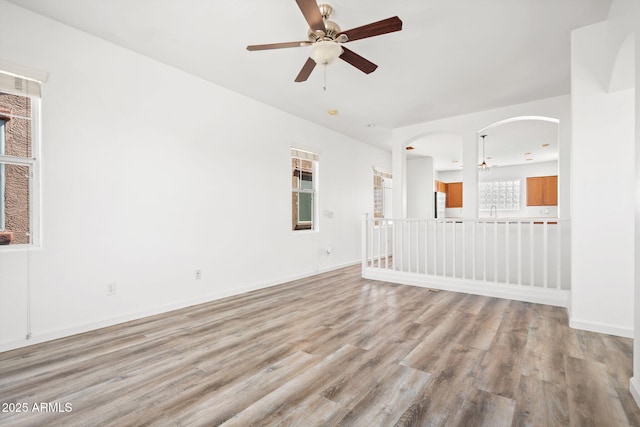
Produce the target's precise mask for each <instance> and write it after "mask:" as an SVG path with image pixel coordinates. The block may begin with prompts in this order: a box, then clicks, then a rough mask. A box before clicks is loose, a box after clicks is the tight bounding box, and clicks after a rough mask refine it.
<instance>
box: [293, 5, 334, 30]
mask: <svg viewBox="0 0 640 427" xmlns="http://www.w3.org/2000/svg"><path fill="white" fill-rule="evenodd" d="M296 3H298V7H299V8H300V10H301V11H302V14H303V15H304V19H306V20H307V22H308V23H309V28H311V29H312V30H322V31H324V32H325V33H326V32H327V29H326V28H325V26H324V21H323V20H322V14H321V13H320V9H319V8H318V5H317V4H316V0H296Z"/></svg>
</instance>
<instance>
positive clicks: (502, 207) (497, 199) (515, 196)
mask: <svg viewBox="0 0 640 427" xmlns="http://www.w3.org/2000/svg"><path fill="white" fill-rule="evenodd" d="M478 198H479V203H480V210H481V211H488V210H491V207H495V208H496V209H497V210H499V211H518V210H520V180H519V179H514V180H510V181H485V182H480V183H479V184H478Z"/></svg>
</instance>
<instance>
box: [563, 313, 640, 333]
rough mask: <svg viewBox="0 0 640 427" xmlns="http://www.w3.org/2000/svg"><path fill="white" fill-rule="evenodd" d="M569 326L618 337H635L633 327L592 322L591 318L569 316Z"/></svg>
mask: <svg viewBox="0 0 640 427" xmlns="http://www.w3.org/2000/svg"><path fill="white" fill-rule="evenodd" d="M569 326H571V327H572V328H573V329H581V330H583V331H589V332H598V333H600V334H607V335H615V336H618V337H625V338H633V329H632V328H626V327H623V326H618V325H611V324H608V323H600V322H592V321H589V320H582V319H573V318H571V317H569Z"/></svg>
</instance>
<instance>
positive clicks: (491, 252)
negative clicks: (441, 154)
mask: <svg viewBox="0 0 640 427" xmlns="http://www.w3.org/2000/svg"><path fill="white" fill-rule="evenodd" d="M363 254H364V256H363V261H362V268H363V276H365V277H369V278H376V279H382V280H389V281H393V278H394V277H395V278H398V277H402V278H404V279H407V278H413V281H412V282H411V283H415V282H416V280H418V278H422V279H426V280H425V281H424V283H425V284H428V285H429V286H432V287H440V288H443V289H447V286H438V285H439V284H440V285H445V284H446V283H449V284H450V283H457V284H458V285H460V284H463V283H466V284H471V285H472V287H471V288H470V289H488V286H490V285H494V284H497V285H506V286H513V287H518V288H526V289H535V290H555V291H563V292H565V293H567V292H568V291H569V290H570V287H571V286H570V283H571V277H570V265H571V264H570V256H571V251H570V222H569V221H568V220H559V219H555V218H554V219H538V218H535V219H532V218H482V219H465V220H462V219H381V218H369V217H365V220H364V221H363ZM399 273H400V274H401V275H399ZM396 281H398V280H396ZM400 282H402V281H400ZM405 282H406V280H405ZM415 284H420V283H415ZM434 285H435V286H434ZM479 285H480V286H482V287H481V288H479V287H478V286H479ZM449 288H450V287H449ZM473 293H476V292H473ZM483 294H487V293H483ZM488 294H490V292H489V293H488ZM567 295H568V293H567ZM562 298H564V296H563V297H562ZM536 301H537V300H536Z"/></svg>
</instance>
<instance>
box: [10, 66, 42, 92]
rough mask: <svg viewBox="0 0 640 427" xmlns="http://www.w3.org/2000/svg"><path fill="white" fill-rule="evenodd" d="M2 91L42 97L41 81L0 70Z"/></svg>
mask: <svg viewBox="0 0 640 427" xmlns="http://www.w3.org/2000/svg"><path fill="white" fill-rule="evenodd" d="M0 92H5V93H10V94H12V95H22V96H33V97H37V98H40V97H41V93H40V82H37V81H35V80H31V79H27V78H25V77H20V76H17V75H15V74H9V73H5V72H2V71H0Z"/></svg>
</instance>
